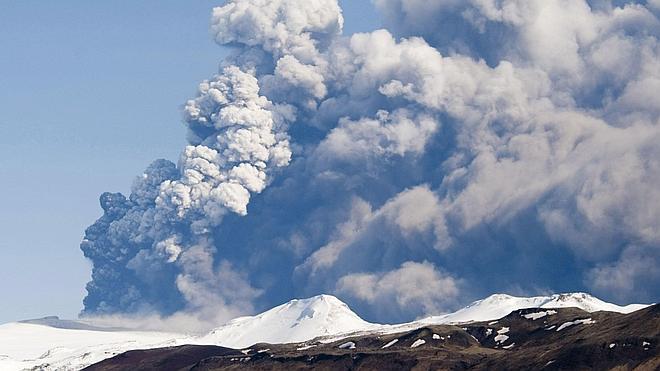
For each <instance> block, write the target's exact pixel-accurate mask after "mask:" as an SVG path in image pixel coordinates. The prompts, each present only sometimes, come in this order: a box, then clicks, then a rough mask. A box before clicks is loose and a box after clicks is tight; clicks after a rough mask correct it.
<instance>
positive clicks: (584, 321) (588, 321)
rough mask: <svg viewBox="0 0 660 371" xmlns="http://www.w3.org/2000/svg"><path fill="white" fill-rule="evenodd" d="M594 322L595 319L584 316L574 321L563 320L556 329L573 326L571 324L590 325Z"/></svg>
mask: <svg viewBox="0 0 660 371" xmlns="http://www.w3.org/2000/svg"><path fill="white" fill-rule="evenodd" d="M594 323H596V321H594V320H592V319H591V318H585V319H577V320H575V321H570V322H565V323H562V324H561V326H559V328H557V331H561V330H563V329H565V328H567V327H570V326H573V325H592V324H594Z"/></svg>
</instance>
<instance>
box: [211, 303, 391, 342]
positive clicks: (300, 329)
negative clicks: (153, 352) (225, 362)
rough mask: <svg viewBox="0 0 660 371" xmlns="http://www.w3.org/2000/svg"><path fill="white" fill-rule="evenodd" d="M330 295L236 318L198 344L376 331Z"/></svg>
mask: <svg viewBox="0 0 660 371" xmlns="http://www.w3.org/2000/svg"><path fill="white" fill-rule="evenodd" d="M379 326H380V325H378V324H373V323H369V322H366V321H365V320H363V319H362V318H360V317H359V316H358V315H357V314H355V313H354V312H353V311H352V310H351V309H350V308H349V307H348V305H346V304H344V302H342V301H341V300H339V299H337V298H336V297H334V296H331V295H319V296H315V297H312V298H309V299H302V300H292V301H290V302H288V303H286V304H282V305H280V306H277V307H275V308H273V309H271V310H268V311H266V312H264V313H261V314H259V315H256V316H254V317H240V318H236V319H234V320H232V321H230V322H229V323H227V324H226V325H224V326H221V327H218V328H217V329H215V330H213V331H211V332H210V333H209V334H208V335H206V336H203V337H201V338H200V339H199V341H200V342H201V343H205V344H216V345H221V346H226V347H230V348H243V347H247V346H250V345H253V344H256V343H259V342H262V343H295V342H302V341H305V340H310V339H313V338H316V337H320V336H333V335H338V334H344V333H347V332H353V331H358V330H360V331H363V330H369V329H377V328H379Z"/></svg>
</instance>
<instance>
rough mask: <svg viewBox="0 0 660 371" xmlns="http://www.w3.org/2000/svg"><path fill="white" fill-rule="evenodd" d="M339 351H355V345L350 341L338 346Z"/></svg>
mask: <svg viewBox="0 0 660 371" xmlns="http://www.w3.org/2000/svg"><path fill="white" fill-rule="evenodd" d="M339 349H355V343H354V342H352V341H347V342H345V343H344V344H342V345H340V346H339Z"/></svg>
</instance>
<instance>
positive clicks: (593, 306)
mask: <svg viewBox="0 0 660 371" xmlns="http://www.w3.org/2000/svg"><path fill="white" fill-rule="evenodd" d="M647 306H648V305H645V304H630V305H626V306H619V305H616V304H611V303H607V302H604V301H602V300H600V299H598V298H596V297H593V296H591V295H589V294H585V293H569V294H555V295H550V296H534V297H529V298H526V297H516V296H511V295H505V294H495V295H491V296H489V297H487V298H485V299H482V300H477V301H475V302H473V303H472V304H470V305H468V306H467V307H465V308H463V309H460V310H458V311H456V312H454V313H450V314H445V315H441V316H433V317H429V318H425V319H423V320H421V321H418V322H421V323H465V322H478V321H488V320H493V319H498V318H501V317H504V316H506V315H507V314H509V313H511V312H513V311H516V310H518V309H524V308H579V309H582V310H584V311H585V312H598V311H608V312H616V313H631V312H634V311H636V310H639V309H642V308H645V307H647Z"/></svg>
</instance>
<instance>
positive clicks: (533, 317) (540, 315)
mask: <svg viewBox="0 0 660 371" xmlns="http://www.w3.org/2000/svg"><path fill="white" fill-rule="evenodd" d="M553 314H557V311H555V310H546V311H543V312H536V313H529V314H525V315H523V317H525V318H527V319H531V320H532V321H536V320H537V319H539V318H543V317H545V316H551V315H553Z"/></svg>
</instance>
